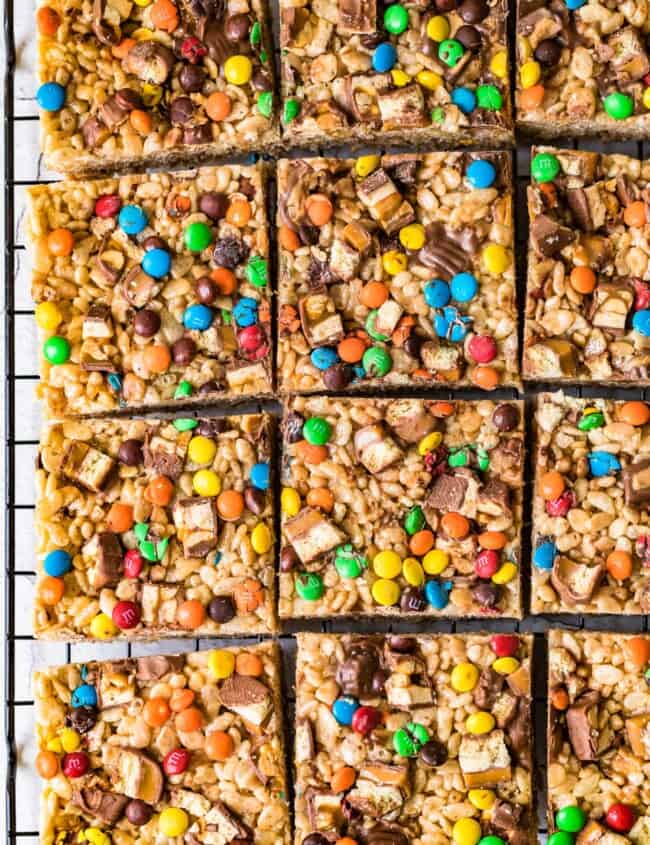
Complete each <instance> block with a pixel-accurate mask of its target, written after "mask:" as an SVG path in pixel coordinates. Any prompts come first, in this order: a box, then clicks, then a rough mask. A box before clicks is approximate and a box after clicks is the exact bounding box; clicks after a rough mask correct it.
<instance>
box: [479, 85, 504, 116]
mask: <svg viewBox="0 0 650 845" xmlns="http://www.w3.org/2000/svg"><path fill="white" fill-rule="evenodd" d="M476 100H477V102H478V106H479V108H480V109H487V110H488V111H499V110H500V109H501V107H502V106H503V95H502V94H501V91H499V89H498V88H497V86H496V85H479V86H478V88H477V89H476Z"/></svg>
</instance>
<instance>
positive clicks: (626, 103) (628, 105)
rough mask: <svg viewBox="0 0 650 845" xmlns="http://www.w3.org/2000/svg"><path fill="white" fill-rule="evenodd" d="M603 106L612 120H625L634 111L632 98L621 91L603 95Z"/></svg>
mask: <svg viewBox="0 0 650 845" xmlns="http://www.w3.org/2000/svg"><path fill="white" fill-rule="evenodd" d="M603 107H604V109H605V111H606V112H607V114H608V115H609V116H610V117H613V118H614V120H625V118H627V117H629V116H630V115H631V114H632V112H633V111H634V100H633V99H632V97H630V96H628V95H627V94H623V93H622V92H621V91H614V92H613V93H612V94H608V95H607V96H606V97H605V99H604V100H603Z"/></svg>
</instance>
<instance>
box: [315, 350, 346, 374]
mask: <svg viewBox="0 0 650 845" xmlns="http://www.w3.org/2000/svg"><path fill="white" fill-rule="evenodd" d="M309 358H310V360H311V362H312V364H313V365H314V366H315V367H316V369H317V370H328V369H329V368H330V367H333V366H334V364H338V362H339V360H340V358H339V356H338V355H337V354H336V352H335V351H334V350H333V349H332V348H331V347H329V346H319V347H318V348H317V349H312V351H311V355H310V356H309Z"/></svg>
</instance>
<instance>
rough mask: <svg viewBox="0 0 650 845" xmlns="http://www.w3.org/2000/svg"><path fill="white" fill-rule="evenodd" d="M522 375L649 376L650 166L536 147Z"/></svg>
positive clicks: (628, 379) (630, 381) (621, 381)
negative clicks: (648, 197) (649, 220)
mask: <svg viewBox="0 0 650 845" xmlns="http://www.w3.org/2000/svg"><path fill="white" fill-rule="evenodd" d="M531 172H532V180H531V184H530V186H529V188H528V213H529V218H530V238H529V243H528V294H527V301H526V324H525V337H524V361H523V374H524V378H527V379H538V380H541V381H545V382H559V383H564V382H581V383H589V382H597V383H599V384H605V385H610V386H611V385H638V384H639V383H641V384H648V383H650V379H649V368H648V360H649V358H648V350H649V349H650V340H649V338H650V260H649V259H650V242H649V240H648V234H647V231H646V229H647V227H646V225H645V224H646V203H645V200H644V196H645V193H646V191H647V190H648V185H649V184H650V163H648V162H644V161H639V160H638V159H635V158H629V157H627V156H623V155H605V154H602V153H592V152H583V151H577V150H558V149H553V148H551V147H533V149H532V164H531Z"/></svg>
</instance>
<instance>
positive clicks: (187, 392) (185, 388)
mask: <svg viewBox="0 0 650 845" xmlns="http://www.w3.org/2000/svg"><path fill="white" fill-rule="evenodd" d="M191 395H192V385H191V384H190V383H189V381H185V380H183V381H181V382H179V383H178V387H177V388H176V390H175V391H174V399H183V398H184V397H185V396H191Z"/></svg>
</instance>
